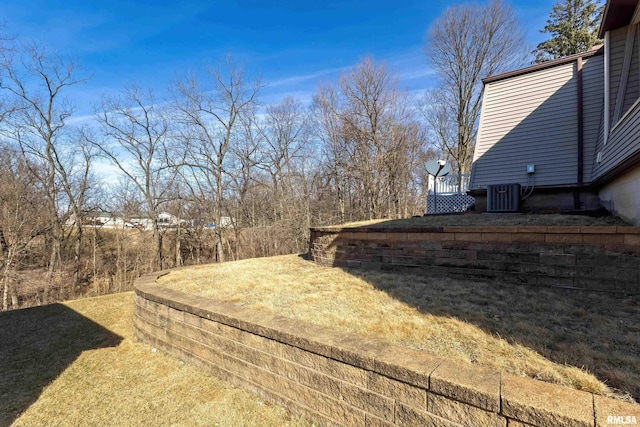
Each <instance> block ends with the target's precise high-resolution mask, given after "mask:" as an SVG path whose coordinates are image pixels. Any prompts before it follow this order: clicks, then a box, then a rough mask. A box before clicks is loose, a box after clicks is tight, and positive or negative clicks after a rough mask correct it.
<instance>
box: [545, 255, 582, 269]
mask: <svg viewBox="0 0 640 427" xmlns="http://www.w3.org/2000/svg"><path fill="white" fill-rule="evenodd" d="M540 264H546V265H569V266H574V265H576V256H575V255H573V254H540Z"/></svg>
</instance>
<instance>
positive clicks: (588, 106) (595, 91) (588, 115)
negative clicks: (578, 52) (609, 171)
mask: <svg viewBox="0 0 640 427" xmlns="http://www.w3.org/2000/svg"><path fill="white" fill-rule="evenodd" d="M582 94H583V95H582V126H583V134H582V135H583V144H584V151H583V165H584V168H583V176H582V180H583V182H584V183H585V184H588V183H589V182H590V181H591V173H592V167H593V162H594V159H595V155H596V147H597V145H598V136H599V134H600V131H601V127H602V117H603V111H604V55H598V56H592V57H591V58H587V59H586V60H585V61H584V62H583V64H582Z"/></svg>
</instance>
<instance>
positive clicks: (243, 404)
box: [0, 292, 311, 427]
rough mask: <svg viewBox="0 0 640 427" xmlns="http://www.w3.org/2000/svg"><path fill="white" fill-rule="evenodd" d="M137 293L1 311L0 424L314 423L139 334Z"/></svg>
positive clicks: (277, 424) (175, 424) (205, 424)
mask: <svg viewBox="0 0 640 427" xmlns="http://www.w3.org/2000/svg"><path fill="white" fill-rule="evenodd" d="M132 312H133V293H131V292H129V293H122V294H115V295H109V296H104V297H97V298H90V299H85V300H77V301H70V302H66V303H64V304H52V305H49V306H43V307H37V308H30V309H24V310H16V311H11V312H5V313H0V342H1V343H2V344H1V345H0V426H8V425H11V424H12V423H13V424H15V425H20V426H83V425H86V426H109V425H112V426H122V425H130V426H135V425H140V426H147V425H149V426H151V425H174V426H229V427H235V426H274V427H275V426H286V425H289V426H300V427H301V426H310V425H311V424H310V423H308V422H307V421H305V420H302V419H300V418H298V417H295V416H292V415H290V414H289V413H288V412H286V411H285V410H284V409H282V408H280V407H276V406H272V405H268V404H266V403H263V402H261V401H260V399H259V398H257V397H256V396H255V395H252V394H250V393H248V392H246V391H244V390H242V389H238V388H234V387H231V386H230V385H228V384H227V383H225V382H223V381H222V380H220V379H218V378H216V377H215V376H213V375H212V374H210V373H208V372H206V371H203V370H201V369H198V368H195V367H193V366H190V365H187V364H184V363H183V362H181V361H179V360H177V359H174V358H172V357H169V356H166V355H164V354H162V353H160V352H159V351H155V350H154V349H152V348H151V347H150V346H148V345H146V344H143V343H139V342H137V341H135V340H134V339H133V337H132Z"/></svg>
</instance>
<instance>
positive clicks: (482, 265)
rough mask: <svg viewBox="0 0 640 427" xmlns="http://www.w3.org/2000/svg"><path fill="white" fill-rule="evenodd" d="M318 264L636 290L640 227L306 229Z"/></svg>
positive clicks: (639, 282)
mask: <svg viewBox="0 0 640 427" xmlns="http://www.w3.org/2000/svg"><path fill="white" fill-rule="evenodd" d="M309 255H310V257H311V259H313V260H314V261H315V262H317V263H319V264H322V265H329V266H344V267H356V268H365V269H378V270H390V271H393V270H414V271H419V272H425V273H428V274H443V275H447V276H476V277H484V278H495V279H501V280H507V281H510V282H514V283H524V284H531V285H541V286H558V287H563V288H577V289H589V290H598V291H613V292H625V293H632V294H637V293H640V227H616V226H602V227H595V226H593V227H579V226H570V227H560V226H557V227H537V226H528V227H525V226H513V227H443V228H432V229H413V230H401V229H392V228H388V229H385V228H376V227H360V228H343V229H336V228H312V229H311V239H310V243H309Z"/></svg>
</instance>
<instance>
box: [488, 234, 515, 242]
mask: <svg viewBox="0 0 640 427" xmlns="http://www.w3.org/2000/svg"><path fill="white" fill-rule="evenodd" d="M482 241H483V242H508V243H510V242H512V240H511V233H482Z"/></svg>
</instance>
